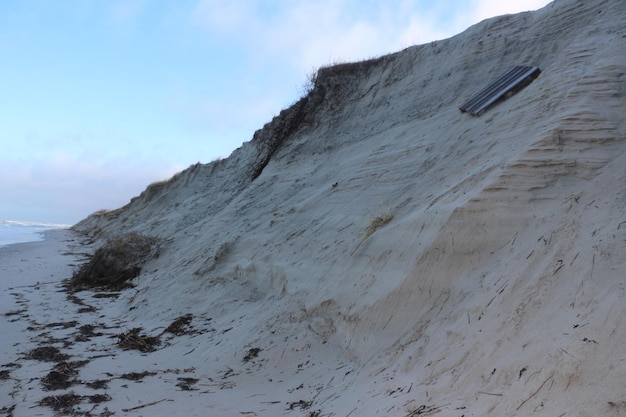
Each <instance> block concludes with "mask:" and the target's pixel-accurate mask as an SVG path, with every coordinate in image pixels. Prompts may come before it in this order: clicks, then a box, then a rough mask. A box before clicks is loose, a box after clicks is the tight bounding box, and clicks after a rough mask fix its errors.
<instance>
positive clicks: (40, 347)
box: [0, 230, 229, 416]
mask: <svg viewBox="0 0 626 417" xmlns="http://www.w3.org/2000/svg"><path fill="white" fill-rule="evenodd" d="M81 240H84V239H82V238H80V237H78V236H76V235H74V234H73V233H72V232H71V231H67V230H55V231H51V232H48V233H47V234H46V240H45V241H41V242H30V243H21V244H15V245H10V246H6V247H2V248H0V275H1V276H2V280H1V282H2V288H1V290H0V326H1V327H0V329H1V330H0V331H1V332H2V334H3V335H4V337H3V338H2V339H1V340H0V346H1V352H2V353H1V357H2V360H1V361H2V363H1V364H0V415H3V416H52V415H85V416H109V415H118V416H119V415H138V416H139V415H146V416H151V415H202V414H194V411H193V410H194V409H195V410H196V412H201V411H199V410H202V409H205V407H204V406H202V405H200V404H198V402H197V401H196V402H194V404H191V403H190V402H189V401H188V399H187V398H188V397H189V396H190V395H195V396H198V395H199V392H200V391H203V392H204V393H205V394H208V393H210V392H211V391H212V390H215V389H219V388H220V386H222V387H226V386H228V383H229V382H228V378H227V377H225V378H223V379H222V381H218V382H217V383H215V384H212V383H211V381H209V380H205V381H204V382H205V384H203V385H201V386H198V385H196V384H197V383H198V382H199V380H198V379H197V378H196V375H195V372H194V371H195V369H194V366H193V364H191V363H190V361H188V360H185V357H182V356H179V355H178V354H177V350H174V354H173V355H172V356H170V355H168V354H167V353H166V354H165V356H163V355H159V353H158V352H153V350H157V349H160V348H163V347H165V346H167V345H169V344H171V343H172V342H173V341H174V339H176V338H184V337H185V334H186V333H191V332H186V331H185V321H184V320H180V321H178V322H177V323H175V327H172V328H170V330H169V331H168V332H163V334H162V335H161V336H160V337H158V341H157V337H155V338H153V339H150V338H143V337H142V336H143V335H141V334H138V333H133V332H132V331H130V330H132V329H138V328H140V327H141V323H132V322H130V321H128V320H126V319H125V318H124V314H123V312H121V311H120V310H118V303H115V302H112V300H114V299H115V298H116V297H117V294H116V293H102V292H101V293H94V292H88V291H83V292H80V293H77V294H70V293H68V292H67V291H66V290H65V289H64V286H63V281H64V280H66V279H68V278H70V277H71V276H72V272H73V271H74V270H75V268H76V267H77V265H79V264H80V263H81V262H83V261H85V259H86V255H85V252H86V246H84V245H83V243H81ZM135 334H136V337H134V338H133V335H135ZM125 335H126V337H125ZM186 337H187V338H188V337H190V336H189V335H187V336H186ZM146 340H147V341H148V342H147V343H146ZM150 342H153V343H152V344H151V343H150ZM124 343H126V344H124ZM157 343H158V345H157ZM125 349H126V350H125ZM162 352H163V353H165V352H168V350H167V349H165V351H162ZM149 407H151V409H150V408H149Z"/></svg>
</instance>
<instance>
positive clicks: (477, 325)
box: [0, 0, 626, 417]
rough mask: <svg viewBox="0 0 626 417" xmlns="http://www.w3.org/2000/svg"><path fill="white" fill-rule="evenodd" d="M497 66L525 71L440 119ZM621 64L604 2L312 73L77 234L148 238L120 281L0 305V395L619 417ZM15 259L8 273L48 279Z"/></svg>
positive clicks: (188, 405) (623, 348)
mask: <svg viewBox="0 0 626 417" xmlns="http://www.w3.org/2000/svg"><path fill="white" fill-rule="evenodd" d="M514 65H534V66H538V67H539V68H540V69H541V71H542V72H541V75H540V76H539V77H538V78H537V79H536V80H535V81H534V82H532V83H531V84H530V85H529V86H528V87H526V88H525V89H523V90H522V91H520V92H518V93H517V94H516V95H514V96H512V97H510V98H508V99H507V100H505V101H503V102H501V103H499V104H497V105H496V106H494V107H492V108H490V109H488V110H487V111H486V112H485V113H484V114H483V115H481V117H474V116H471V115H468V114H466V113H461V112H460V111H459V109H458V106H459V105H460V104H462V103H463V102H464V101H466V100H467V99H468V98H469V97H471V96H472V95H473V94H474V93H476V92H477V91H479V90H480V89H482V88H483V87H484V86H485V85H486V84H487V83H488V82H489V81H491V80H493V79H495V78H497V77H498V76H500V75H501V74H503V73H504V72H506V71H507V70H508V69H509V68H510V67H512V66H514ZM625 74H626V5H625V3H624V2H623V0H604V1H602V0H598V1H578V0H557V1H555V2H554V3H551V4H550V5H548V6H546V7H545V8H543V9H541V10H538V11H536V12H529V13H522V14H517V15H509V16H503V17H498V18H493V19H489V20H486V21H484V22H481V23H479V24H477V25H475V26H473V27H471V28H469V29H468V30H466V31H465V32H463V33H461V34H459V35H457V36H455V37H452V38H450V39H446V40H442V41H439V42H433V43H431V44H427V45H420V46H415V47H410V48H408V49H406V50H404V51H401V52H398V53H395V54H391V55H387V56H383V57H380V58H377V59H374V60H370V61H365V62H360V63H354V64H343V65H337V66H332V67H328V68H323V69H322V70H320V72H319V73H318V76H317V80H316V83H315V88H314V89H313V90H312V91H311V92H310V93H309V94H308V95H307V96H305V97H303V98H302V99H301V100H300V101H298V102H297V103H295V104H294V105H293V106H292V107H290V108H289V109H286V110H285V111H283V112H282V113H281V114H280V115H278V116H277V117H276V118H275V119H274V120H272V121H271V122H270V123H268V124H267V125H266V126H264V127H263V129H261V130H259V131H258V132H257V133H256V134H255V136H254V138H253V139H252V140H251V141H250V142H247V143H245V144H244V145H243V146H242V147H241V148H239V149H238V150H236V151H235V152H234V153H233V154H232V155H231V156H230V157H229V158H227V159H225V160H220V161H215V162H212V163H210V164H206V165H203V164H198V165H195V166H192V167H190V168H189V169H187V170H185V171H183V172H182V173H180V174H178V175H176V176H175V177H174V178H172V179H171V180H169V181H166V182H163V183H158V184H153V185H151V186H149V187H148V188H147V189H146V190H145V191H144V192H143V193H142V194H141V195H140V196H138V197H136V198H135V199H133V200H132V201H131V202H130V203H129V204H128V205H127V206H125V207H123V208H120V209H117V210H114V211H112V212H109V213H108V214H105V215H98V216H92V217H89V218H87V219H85V220H84V221H82V222H81V223H79V224H78V225H77V226H76V227H75V230H76V231H79V232H81V233H85V234H86V236H88V237H89V238H90V239H93V242H92V243H90V244H89V245H88V246H85V248H88V249H90V250H91V251H93V249H95V248H97V247H100V246H101V245H103V244H104V243H105V242H106V240H107V239H109V238H112V237H115V236H119V235H122V234H124V233H128V232H134V233H138V234H141V235H145V236H151V237H154V238H156V239H158V242H159V244H158V256H157V255H155V256H154V257H151V258H150V260H149V261H148V262H147V263H146V264H145V265H143V268H142V269H141V274H140V275H139V276H138V277H137V278H136V279H134V280H133V283H134V285H135V287H134V288H130V289H125V290H122V291H119V292H116V293H115V294H116V295H113V294H111V295H110V297H108V296H106V295H102V294H100V295H99V294H98V293H97V292H93V291H81V292H77V293H75V294H74V295H73V296H74V297H76V299H75V300H74V299H71V300H68V299H67V297H68V294H66V293H64V292H58V284H50V285H46V286H41V287H40V289H38V290H37V289H35V288H32V287H27V288H20V289H14V290H11V293H9V294H8V295H7V294H3V295H2V297H3V300H4V299H7V300H12V301H11V302H13V303H15V305H12V306H11V307H10V308H9V311H11V315H9V316H6V313H5V317H4V318H3V320H4V321H3V323H4V324H3V326H12V327H11V329H13V332H14V333H15V338H16V340H23V341H22V342H19V343H20V345H19V346H17V345H16V346H8V349H9V350H8V351H9V352H16V351H17V352H19V353H17V354H16V353H11V354H9V355H8V356H7V357H6V359H4V362H5V363H6V365H4V367H3V368H2V370H7V371H9V375H8V379H5V380H3V381H0V382H1V383H2V385H1V387H2V390H3V391H2V392H3V393H10V394H11V395H10V396H8V397H6V396H5V398H2V399H0V400H1V402H0V407H4V408H3V409H2V410H3V411H4V410H10V409H11V407H15V409H14V411H13V413H14V415H15V416H18V415H19V416H26V415H52V414H53V413H54V411H53V410H52V409H51V408H50V407H47V406H37V404H38V401H41V400H42V399H43V398H44V397H47V396H50V395H62V394H66V393H68V392H73V393H74V394H75V395H78V396H80V401H81V402H80V403H78V404H77V405H73V406H70V407H69V408H67V409H66V412H74V413H76V408H77V407H80V410H83V411H84V410H88V411H89V412H90V413H91V415H110V414H107V413H115V414H114V415H116V416H120V415H144V416H169V415H181V416H183V415H184V416H242V415H243V416H277V415H288V416H308V417H316V416H317V417H321V416H351V417H356V416H402V417H408V416H425V415H434V414H436V415H438V416H442V417H443V416H455V417H463V416H465V417H469V416H481V417H484V416H494V417H495V416H498V417H501V416H530V415H533V416H559V417H562V416H592V415H593V416H597V415H602V416H624V415H626V343H625V342H626V320H624V316H625V313H626V272H625V271H626V154H625V152H626V142H625V139H626V100H625V99H624V97H625V96H626V75H625ZM81 251H82V249H75V250H74V252H76V253H79V252H81ZM70 252H72V251H70ZM20 256H25V255H20ZM72 256H75V255H72ZM72 256H70V255H67V256H66V255H64V256H62V258H66V259H65V260H66V261H67V260H68V259H69V258H72ZM76 256H78V255H76ZM9 258H10V257H9ZM55 259H56V258H55ZM13 260H14V261H15V259H13ZM3 262H5V261H4V260H3ZM55 262H56V261H55ZM72 262H76V260H75V259H73V258H72V259H71V261H70V263H72ZM15 265H21V264H15ZM29 265H30V266H29V267H28V268H26V267H25V268H26V269H29V271H28V274H27V275H26V276H27V277H28V278H27V279H25V278H17V279H18V280H20V281H24V280H26V281H31V282H32V281H33V280H40V281H42V282H43V281H46V280H48V278H47V275H46V274H48V272H47V269H41V270H40V271H41V274H42V277H41V278H37V277H38V275H33V272H32V271H34V270H37V268H39V267H37V268H35V265H39V263H38V262H33V263H29ZM31 266H32V267H33V268H31ZM15 268H17V266H15ZM46 268H47V267H46ZM44 270H45V271H46V272H45V273H44ZM13 271H14V272H13ZM4 273H5V272H4V271H3V274H4ZM10 273H11V274H13V273H14V274H17V276H19V277H21V274H22V272H20V271H18V270H17V269H12V270H11V272H10ZM14 285H17V284H14ZM13 293H14V295H11V294H13ZM103 294H107V293H106V292H105V293H103ZM96 296H98V297H101V298H96ZM20 310H24V311H22V312H19V313H16V312H18V311H20ZM83 310H84V311H83ZM87 310H89V311H87ZM7 321H8V322H9V323H8V324H7V323H5V322H7ZM31 322H32V323H31ZM73 322H75V323H73ZM57 323H58V324H57ZM175 323H176V325H175V326H174V328H175V329H176V328H179V330H180V331H179V332H170V331H167V329H168V328H170V327H171V326H172V325H173V324H175ZM53 324H54V325H53ZM70 324H72V325H70ZM86 325H91V326H93V329H91V330H92V332H93V334H92V333H90V332H88V331H87V330H85V331H83V330H81V329H84V326H86ZM28 326H30V327H33V328H35V329H36V330H28V329H27V327H28ZM134 329H138V330H134ZM170 330H171V329H170ZM83 333H85V334H83ZM133 337H134V338H139V339H140V340H141V341H142V342H146V343H147V344H148V345H150V346H152V345H151V343H152V342H155V339H151V338H158V343H156V342H155V343H154V345H153V346H152V347H151V348H145V351H141V350H136V349H129V350H124V347H123V346H120V340H123V339H128V338H131V339H132V338H133ZM79 338H81V340H77V339H79ZM82 339H86V340H82ZM68 340H69V344H68V345H66V344H67V343H68V342H67V341H68ZM3 343H6V342H3ZM16 343H17V342H16ZM40 346H52V347H58V349H59V352H60V353H61V354H65V355H68V358H67V359H64V361H65V363H66V364H67V363H77V364H76V365H75V366H74V365H72V366H71V367H73V368H72V370H71V372H69V373H70V374H71V376H70V380H76V381H74V382H75V383H73V384H72V385H71V386H69V387H67V388H64V389H59V390H51V391H49V390H46V388H45V377H46V375H48V373H49V372H51V371H52V370H53V369H54V368H55V366H57V364H58V363H60V361H58V360H57V361H52V362H42V361H40V360H36V359H34V358H32V354H31V355H30V356H31V357H29V356H28V355H29V353H28V352H32V350H33V349H35V348H37V347H40ZM3 349H7V347H6V346H5V345H3ZM85 361H87V362H86V363H84V364H83V363H82V362H85ZM12 364H17V365H18V366H14V365H12ZM131 373H137V374H141V375H140V376H141V377H140V378H136V379H128V378H127V377H126V375H128V374H131ZM95 381H103V382H102V383H103V384H105V385H106V387H104V386H101V387H98V388H94V387H90V386H89V385H88V384H89V383H92V382H95ZM94 395H106V396H109V397H110V398H103V397H100V398H99V399H101V400H106V401H102V402H96V403H94V404H92V403H91V396H94ZM143 405H147V406H146V407H143V408H136V407H141V406H143ZM30 407H35V408H32V409H31V408H30ZM125 410H126V411H125ZM7 413H9V414H8V415H11V414H10V411H8V412H7ZM37 413H38V414H37Z"/></svg>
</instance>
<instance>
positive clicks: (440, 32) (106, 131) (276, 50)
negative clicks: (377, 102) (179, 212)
mask: <svg viewBox="0 0 626 417" xmlns="http://www.w3.org/2000/svg"><path fill="white" fill-rule="evenodd" d="M548 3H549V1H548V0H439V1H432V0H397V1H388V0H176V1H169V0H2V1H0V92H1V94H2V95H1V98H2V101H1V102H0V219H3V220H18V221H36V222H47V223H55V224H59V223H61V224H74V223H76V222H78V221H80V220H81V219H83V218H85V217H86V216H88V215H89V214H91V213H93V212H95V211H97V210H101V209H115V208H118V207H121V206H123V205H125V204H127V203H128V202H129V201H130V199H131V198H132V197H134V196H136V195H139V194H140V193H141V192H142V191H143V190H144V189H145V188H146V186H148V185H149V184H150V183H152V182H155V181H161V180H165V179H167V178H170V177H171V176H172V175H173V174H175V173H176V172H180V171H182V170H184V169H185V168H187V167H188V166H190V165H192V164H195V163H197V162H201V163H209V162H211V161H213V160H215V159H218V158H226V157H228V156H229V155H230V153H231V152H232V151H233V150H235V149H236V148H238V147H239V146H241V145H242V144H243V143H244V142H247V141H249V140H250V139H252V135H253V133H254V132H255V131H256V130H257V129H260V128H261V127H263V125H264V124H265V123H267V122H269V121H270V120H271V119H272V117H274V116H275V115H277V114H278V113H279V112H280V110H282V109H284V108H287V107H288V106H289V105H291V104H292V103H294V102H295V101H296V100H297V99H298V98H299V97H301V96H302V94H303V86H304V85H305V84H306V80H307V77H308V76H309V75H310V74H311V73H313V72H314V71H316V70H317V68H319V67H320V66H323V65H329V64H333V63H340V62H350V61H356V60H362V59H367V58H372V57H376V56H380V55H383V54H387V53H391V52H396V51H399V50H401V49H404V48H406V47H409V46H411V45H416V44H422V43H427V42H431V41H433V40H439V39H444V38H448V37H450V36H453V35H455V34H457V33H460V32H461V31H463V30H464V29H466V28H467V27H469V26H471V25H472V24H474V23H478V22H479V21H481V20H483V19H485V18H488V17H492V16H496V15H501V14H507V13H517V12H521V11H527V10H535V9H538V8H541V7H543V6H545V5H546V4H548Z"/></svg>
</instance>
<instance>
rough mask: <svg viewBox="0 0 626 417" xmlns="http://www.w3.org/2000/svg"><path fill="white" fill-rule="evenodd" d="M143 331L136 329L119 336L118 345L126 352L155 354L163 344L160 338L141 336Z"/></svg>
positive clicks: (139, 328)
mask: <svg viewBox="0 0 626 417" xmlns="http://www.w3.org/2000/svg"><path fill="white" fill-rule="evenodd" d="M142 330H143V329H142V328H141V327H137V328H134V329H132V330H129V331H127V332H126V333H122V334H120V335H118V336H117V337H118V342H117V345H118V346H119V347H120V348H122V349H124V350H138V351H140V352H143V353H148V352H154V351H155V350H157V346H159V345H160V344H161V339H160V338H159V336H147V335H145V334H143V335H142V334H139V333H140V332H141V331H142Z"/></svg>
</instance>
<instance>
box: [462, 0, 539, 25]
mask: <svg viewBox="0 0 626 417" xmlns="http://www.w3.org/2000/svg"><path fill="white" fill-rule="evenodd" d="M548 3H550V0H519V1H502V0H474V1H473V2H472V14H471V16H472V20H473V21H474V22H479V21H481V20H484V19H487V18H489V17H493V16H499V15H503V14H511V13H520V12H526V11H529V10H537V9H540V8H542V7H543V6H545V5H546V4H548Z"/></svg>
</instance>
